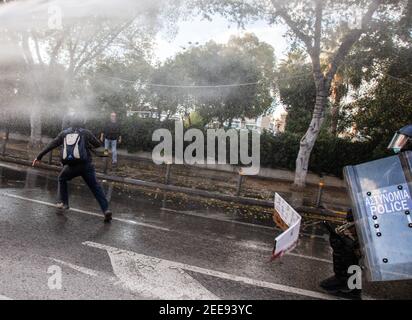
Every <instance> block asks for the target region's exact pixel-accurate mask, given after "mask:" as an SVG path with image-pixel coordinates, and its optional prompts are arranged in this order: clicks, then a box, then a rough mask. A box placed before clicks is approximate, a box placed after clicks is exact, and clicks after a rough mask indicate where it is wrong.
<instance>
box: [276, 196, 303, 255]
mask: <svg viewBox="0 0 412 320" xmlns="http://www.w3.org/2000/svg"><path fill="white" fill-rule="evenodd" d="M274 220H275V222H276V224H277V225H278V226H279V227H280V228H282V229H283V230H285V231H284V232H283V233H281V234H280V235H279V236H277V237H276V239H275V248H274V249H273V258H277V257H280V256H283V255H284V254H286V253H288V252H290V251H292V250H293V249H294V248H295V247H296V245H297V243H298V240H299V232H300V224H301V221H302V217H301V216H300V215H299V214H298V213H297V212H296V210H295V209H293V208H292V206H291V205H290V204H289V203H287V202H286V201H285V200H284V199H283V198H282V197H281V196H280V195H279V194H278V193H276V195H275V219H274Z"/></svg>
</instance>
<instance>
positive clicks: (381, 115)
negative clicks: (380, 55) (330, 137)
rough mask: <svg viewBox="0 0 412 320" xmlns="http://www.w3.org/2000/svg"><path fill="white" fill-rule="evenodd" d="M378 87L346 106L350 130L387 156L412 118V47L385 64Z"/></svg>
mask: <svg viewBox="0 0 412 320" xmlns="http://www.w3.org/2000/svg"><path fill="white" fill-rule="evenodd" d="M381 70H382V71H383V76H382V75H381V77H380V78H379V79H377V84H376V85H374V86H373V87H372V88H370V89H369V90H368V91H366V92H365V93H364V94H362V95H361V96H360V97H359V98H358V99H357V100H355V101H354V102H353V103H351V104H349V105H347V106H346V108H345V109H344V110H345V111H346V121H347V122H348V123H349V124H348V125H347V126H348V127H353V128H356V132H355V134H356V135H357V137H361V138H362V139H366V140H367V141H369V142H370V143H372V144H374V145H375V146H376V152H378V153H379V154H382V153H383V150H385V149H386V146H387V145H388V144H389V141H390V139H391V138H392V136H393V134H394V133H395V132H396V131H397V130H399V128H401V127H403V126H405V125H407V124H410V122H411V119H412V90H411V89H412V47H410V48H404V49H401V50H400V51H398V54H397V58H396V59H392V61H387V62H386V63H384V64H382V65H381Z"/></svg>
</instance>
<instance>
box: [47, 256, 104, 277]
mask: <svg viewBox="0 0 412 320" xmlns="http://www.w3.org/2000/svg"><path fill="white" fill-rule="evenodd" d="M50 259H51V260H52V261H54V262H57V263H59V264H62V265H64V266H67V267H69V268H71V269H73V270H76V271H78V272H81V273H83V274H85V275H88V276H91V277H97V276H98V275H99V273H98V272H97V271H94V270H91V269H88V268H85V267H81V266H76V265H75V264H72V263H69V262H66V261H62V260H59V259H53V258H50Z"/></svg>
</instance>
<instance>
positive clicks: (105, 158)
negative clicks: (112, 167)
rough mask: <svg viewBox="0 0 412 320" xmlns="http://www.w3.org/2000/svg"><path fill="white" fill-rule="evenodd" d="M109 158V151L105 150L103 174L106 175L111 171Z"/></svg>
mask: <svg viewBox="0 0 412 320" xmlns="http://www.w3.org/2000/svg"><path fill="white" fill-rule="evenodd" d="M109 157H110V153H109V151H108V150H105V151H104V154H103V159H104V165H103V173H104V174H107V172H108V171H109Z"/></svg>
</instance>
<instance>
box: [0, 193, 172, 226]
mask: <svg viewBox="0 0 412 320" xmlns="http://www.w3.org/2000/svg"><path fill="white" fill-rule="evenodd" d="M0 195H2V196H5V197H9V198H14V199H19V200H24V201H28V202H32V203H37V204H42V205H45V206H48V207H53V208H57V206H56V205H55V204H53V203H50V202H46V201H41V200H35V199H30V198H26V197H22V196H18V195H15V194H10V193H3V192H2V193H0ZM70 211H73V212H78V213H83V214H87V215H89V216H95V217H99V218H103V215H102V214H98V213H94V212H90V211H86V210H81V209H75V208H70ZM113 220H116V221H120V222H124V223H128V224H132V225H137V226H142V227H148V228H152V229H157V230H162V231H170V229H168V228H163V227H158V226H155V225H152V224H148V223H143V222H137V221H133V220H127V219H121V218H116V217H113Z"/></svg>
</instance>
